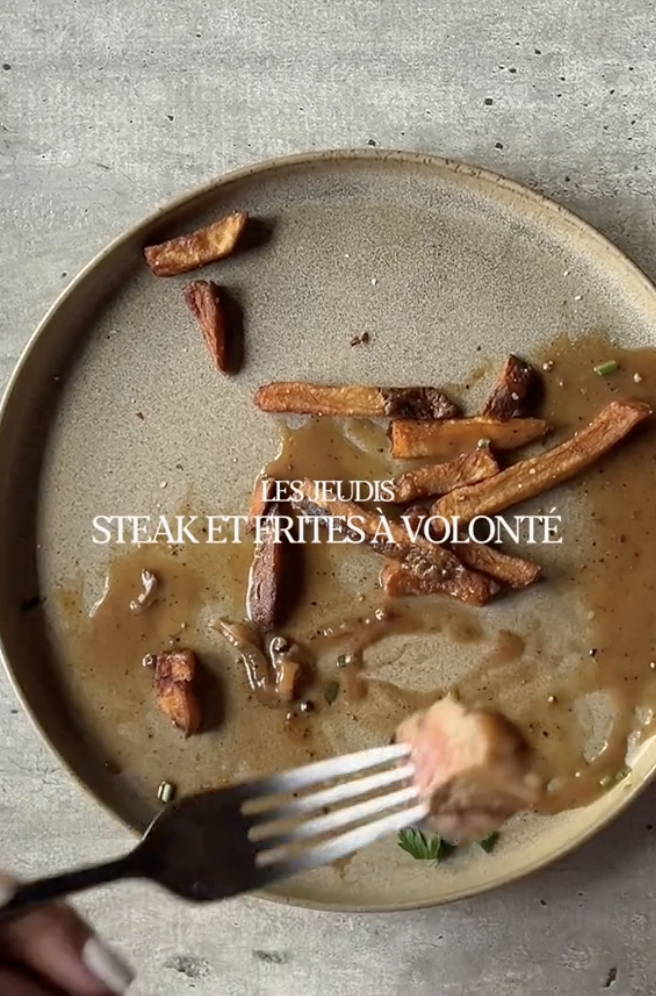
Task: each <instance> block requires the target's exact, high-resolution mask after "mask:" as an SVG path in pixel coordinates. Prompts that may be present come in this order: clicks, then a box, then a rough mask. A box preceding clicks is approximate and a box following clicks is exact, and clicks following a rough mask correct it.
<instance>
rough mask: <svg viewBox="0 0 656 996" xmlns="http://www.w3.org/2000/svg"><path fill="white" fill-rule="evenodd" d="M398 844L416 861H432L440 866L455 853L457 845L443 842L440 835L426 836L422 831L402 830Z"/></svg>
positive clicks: (446, 841)
mask: <svg viewBox="0 0 656 996" xmlns="http://www.w3.org/2000/svg"><path fill="white" fill-rule="evenodd" d="M398 844H399V847H400V848H401V850H402V851H405V852H406V853H407V854H409V855H410V857H412V858H415V860H416V861H432V862H433V864H435V865H439V864H441V862H442V861H444V859H445V858H448V857H449V855H450V854H452V853H453V851H455V849H456V848H455V844H450V843H449V842H448V840H442V838H441V837H440V836H438V834H436V833H434V834H425V833H423V831H421V830H401V832H400V833H399V838H398Z"/></svg>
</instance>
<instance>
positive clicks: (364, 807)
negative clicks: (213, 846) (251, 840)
mask: <svg viewBox="0 0 656 996" xmlns="http://www.w3.org/2000/svg"><path fill="white" fill-rule="evenodd" d="M418 798H419V790H418V789H417V788H416V786H414V785H411V786H408V787H407V788H403V789H399V791H398V792H389V793H388V794H387V795H379V796H376V798H374V799H368V800H367V802H360V803H357V804H356V805H354V806H347V807H345V808H344V809H338V810H337V812H335V813H328V814H327V815H326V816H317V817H315V818H314V819H312V820H306V821H305V823H300V824H298V825H297V826H295V827H292V828H291V829H290V830H288V831H286V832H283V833H275V832H274V833H273V835H272V836H266V837H264V838H260V837H258V840H257V844H258V845H259V846H260V847H261V848H262V849H263V852H261V853H262V858H263V859H264V857H265V856H266V854H265V853H264V849H266V851H268V852H269V854H271V853H272V852H273V851H274V849H276V848H279V847H282V846H284V845H287V844H294V843H296V842H297V841H301V840H309V839H311V838H312V837H320V836H322V835H323V834H326V833H330V832H331V831H332V830H339V829H341V828H343V827H347V826H351V825H353V824H355V823H359V822H360V821H362V820H368V819H370V818H371V817H372V816H377V815H378V814H379V813H384V812H386V811H387V810H389V809H394V808H395V807H397V806H402V805H406V804H407V803H410V802H416V801H417V799H418ZM263 829H264V830H267V829H268V827H267V826H265V827H264V828H263ZM258 858H259V856H258Z"/></svg>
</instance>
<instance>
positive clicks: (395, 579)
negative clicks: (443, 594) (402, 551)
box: [380, 564, 440, 598]
mask: <svg viewBox="0 0 656 996" xmlns="http://www.w3.org/2000/svg"><path fill="white" fill-rule="evenodd" d="M380 586H381V588H382V589H383V591H384V592H385V594H386V595H387V596H388V597H389V598H407V597H408V596H410V595H439V593H440V589H439V588H438V587H436V586H435V584H434V583H433V582H431V581H427V580H426V579H425V578H418V577H417V575H416V574H413V573H412V571H407V570H406V569H405V567H401V566H399V565H398V564H387V565H386V566H385V567H383V569H382V571H381V572H380Z"/></svg>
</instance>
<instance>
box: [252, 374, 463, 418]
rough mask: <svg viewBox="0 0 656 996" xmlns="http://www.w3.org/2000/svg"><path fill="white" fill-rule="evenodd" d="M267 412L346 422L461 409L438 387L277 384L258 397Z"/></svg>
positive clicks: (444, 413) (451, 412)
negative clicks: (328, 417) (329, 418)
mask: <svg viewBox="0 0 656 996" xmlns="http://www.w3.org/2000/svg"><path fill="white" fill-rule="evenodd" d="M254 400H255V404H256V405H257V407H258V408H260V409H261V410H262V411H264V412H288V413H290V414H296V415H332V416H334V417H343V418H375V417H388V418H401V417H405V418H413V419H414V418H426V419H441V418H454V417H456V416H457V415H458V414H459V413H460V409H459V408H458V406H457V405H456V404H455V403H454V402H453V401H451V399H450V398H448V397H447V396H446V394H444V392H443V391H440V390H439V388H436V387H365V386H364V385H361V384H360V385H351V386H343V387H335V386H331V385H328V384H309V383H307V382H305V381H275V382H274V383H272V384H264V385H263V386H262V387H260V388H259V390H258V391H257V392H256V393H255V399H254Z"/></svg>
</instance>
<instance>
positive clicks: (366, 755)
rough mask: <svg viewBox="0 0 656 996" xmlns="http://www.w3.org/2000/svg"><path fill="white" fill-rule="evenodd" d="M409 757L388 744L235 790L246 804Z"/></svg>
mask: <svg viewBox="0 0 656 996" xmlns="http://www.w3.org/2000/svg"><path fill="white" fill-rule="evenodd" d="M409 756H410V748H409V747H407V745H405V744H391V745H390V746H389V747H375V748H373V749H372V750H363V751H358V752H357V753H356V754H346V755H344V756H343V757H333V758H330V759H329V760H327V761H315V762H314V764H306V765H304V766H303V767H302V768H295V769H294V770H293V771H288V772H286V773H285V774H282V775H269V776H268V777H265V778H259V779H257V780H256V781H253V782H245V783H244V784H243V785H238V786H234V789H233V790H235V791H238V790H241V791H242V792H243V795H244V799H245V800H250V799H259V798H263V797H265V796H269V795H275V794H276V793H283V792H298V791H300V790H301V789H306V788H310V787H311V786H312V785H317V784H318V783H319V782H323V781H328V780H329V779H331V778H343V777H345V776H346V775H353V774H356V773H358V772H360V771H366V770H367V769H368V768H377V767H379V766H381V765H383V764H386V763H388V762H390V761H400V760H403V759H405V758H407V757H409Z"/></svg>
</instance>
